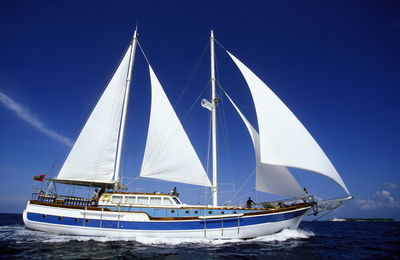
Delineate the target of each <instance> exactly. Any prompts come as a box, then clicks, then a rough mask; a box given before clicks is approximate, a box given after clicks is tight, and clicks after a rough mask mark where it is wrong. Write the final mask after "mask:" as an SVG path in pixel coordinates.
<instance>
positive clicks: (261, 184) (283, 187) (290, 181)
mask: <svg viewBox="0 0 400 260" xmlns="http://www.w3.org/2000/svg"><path fill="white" fill-rule="evenodd" d="M225 95H226V96H227V97H228V99H229V101H230V102H231V104H232V105H233V107H234V108H235V109H236V112H237V113H238V114H239V116H240V117H241V118H242V120H243V122H244V124H245V125H246V127H247V130H248V131H249V134H250V136H251V139H252V141H253V145H254V152H255V155H256V189H257V190H259V191H263V192H267V193H272V194H276V195H282V196H289V197H302V196H304V192H303V190H302V189H301V187H300V185H299V184H298V183H297V181H296V179H295V178H294V177H293V175H292V174H291V173H290V172H289V170H288V169H287V168H286V167H284V166H280V165H271V164H266V163H262V162H261V160H260V136H259V134H258V132H257V131H256V129H254V127H253V126H252V125H251V124H250V122H249V121H248V120H247V118H246V117H245V116H244V115H243V114H242V112H241V111H240V110H239V108H238V107H237V106H236V104H235V103H234V102H233V100H232V99H231V98H230V97H229V95H228V94H227V93H225Z"/></svg>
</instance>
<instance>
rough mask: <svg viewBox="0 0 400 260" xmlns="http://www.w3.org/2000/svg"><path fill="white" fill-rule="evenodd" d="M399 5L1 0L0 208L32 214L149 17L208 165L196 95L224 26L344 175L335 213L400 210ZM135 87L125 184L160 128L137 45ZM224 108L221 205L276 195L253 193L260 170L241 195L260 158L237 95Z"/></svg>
mask: <svg viewBox="0 0 400 260" xmlns="http://www.w3.org/2000/svg"><path fill="white" fill-rule="evenodd" d="M399 14H400V3H399V2H398V1H247V2H245V3H243V2H239V1H238V2H237V3H236V2H235V1H196V2H195V1H137V2H136V1H1V3H0V36H1V41H0V143H1V146H0V176H1V177H2V179H3V181H2V182H1V184H0V212H21V211H22V210H23V208H24V204H25V203H26V200H28V199H29V198H30V194H31V193H32V192H33V191H34V189H35V188H40V183H34V182H33V181H32V176H33V175H35V174H40V173H43V174H46V175H47V176H51V175H54V174H55V173H56V172H57V169H58V168H59V167H60V166H61V164H62V162H63V160H64V159H65V156H66V155H67V153H68V151H69V149H70V144H71V142H73V140H74V139H75V138H76V137H77V134H78V133H79V130H80V128H81V127H82V125H83V123H84V122H85V120H86V118H87V116H88V114H89V112H90V110H91V108H92V107H93V106H94V104H95V102H96V100H97V98H98V97H99V95H100V94H101V91H102V90H103V89H104V87H105V84H106V83H107V80H108V79H109V77H110V76H111V74H112V71H113V70H114V69H115V68H116V66H117V64H118V61H119V60H120V58H121V56H122V54H123V53H124V51H125V49H126V48H127V46H128V44H129V41H130V39H131V36H132V33H133V30H134V27H135V25H136V23H138V25H139V41H140V43H141V45H142V47H143V48H144V50H145V53H146V55H147V57H148V59H149V60H150V63H151V65H152V67H153V69H154V70H155V72H156V74H157V76H158V78H159V80H160V82H161V84H162V85H163V87H164V88H165V91H166V94H167V95H168V97H169V98H170V100H171V103H172V104H173V105H174V107H175V108H176V110H177V114H178V116H179V117H180V118H181V119H182V121H183V125H184V127H185V129H186V130H187V132H188V134H189V137H190V138H191V140H192V142H193V144H194V146H195V147H196V149H197V152H198V154H199V156H200V158H201V160H202V161H203V164H204V165H206V164H207V158H206V157H207V139H208V113H207V111H206V110H204V109H203V108H201V106H200V104H194V102H195V100H196V98H198V97H201V98H207V97H208V95H209V89H206V90H204V88H205V87H206V86H207V83H208V80H209V50H208V49H205V48H206V47H207V44H208V37H209V33H210V29H211V28H212V29H214V31H215V36H216V39H217V40H218V41H219V42H220V43H221V44H223V46H224V47H225V48H227V49H228V50H229V51H231V52H232V53H233V54H234V55H236V56H237V57H238V58H239V59H241V60H242V61H243V62H244V63H245V64H246V65H247V66H248V67H249V68H250V69H252V70H253V71H254V72H255V73H256V74H257V75H258V76H259V77H260V78H261V79H263V80H264V81H265V82H266V83H267V84H268V85H269V86H270V87H271V89H272V90H273V91H274V92H275V93H276V94H277V95H278V96H279V97H280V98H281V99H282V100H283V101H284V102H285V104H287V106H288V107H289V108H290V109H291V110H292V111H293V112H294V113H295V114H296V115H297V117H298V118H299V119H300V121H302V122H303V124H304V125H305V126H306V127H307V129H308V130H309V131H310V133H311V134H312V135H313V136H314V137H315V139H316V140H317V141H318V143H319V144H320V145H321V147H322V148H323V149H324V151H325V152H326V154H327V155H328V157H329V158H330V159H331V161H332V162H333V164H334V165H335V167H336V168H337V170H338V171H339V173H340V174H341V176H342V178H343V180H344V182H345V183H346V185H347V186H348V188H349V190H350V192H351V193H352V195H353V196H354V197H355V198H354V199H353V200H352V201H350V202H349V203H347V204H346V205H345V206H343V207H342V208H340V209H338V210H337V211H335V212H334V213H331V214H330V215H328V217H329V216H330V217H332V216H340V217H393V218H396V219H400V192H399V186H400V177H399V173H398V171H399V170H398V166H397V163H396V162H398V160H399V159H398V158H400V152H399V147H400V141H399V140H400V138H399V136H398V133H399V132H400V109H399V94H400V93H399V92H400V90H399V86H400V71H399V70H400V48H399V46H400V15H399ZM216 53H217V71H218V75H219V80H220V82H221V84H222V86H223V87H224V88H225V89H227V90H228V92H229V94H230V95H231V97H232V98H233V99H234V100H235V101H236V102H237V104H238V105H239V106H240V107H241V109H242V110H243V112H244V113H245V114H246V116H247V117H248V118H249V119H250V121H252V122H253V124H255V112H254V108H253V107H252V105H251V98H250V96H249V94H250V93H249V91H248V90H247V89H246V86H245V84H244V82H243V79H242V78H241V76H240V74H239V72H238V71H237V69H236V68H235V67H234V65H233V63H232V62H231V61H230V60H229V59H228V58H227V56H226V54H224V53H223V50H222V48H220V47H218V46H217V50H216ZM132 84H133V85H132V92H131V94H132V95H131V103H130V107H129V117H128V120H129V121H128V125H127V132H128V134H127V138H126V146H125V153H124V154H125V156H124V159H123V171H124V173H123V174H124V176H125V177H126V182H127V183H129V182H130V181H129V178H135V177H136V176H137V174H138V171H139V169H140V164H141V156H142V155H143V148H144V143H145V136H146V131H147V124H148V118H147V117H148V113H149V98H150V90H149V76H148V72H147V69H146V66H145V61H144V59H143V56H142V55H141V54H139V53H138V55H137V58H136V64H135V69H134V79H133V82H132ZM182 92H183V96H182V98H181V99H179V97H180V96H181V94H182ZM178 100H179V102H178ZM225 101H226V100H225ZM192 106H193V109H191V108H192ZM221 106H223V109H221V110H220V111H221V112H220V113H221V115H222V116H224V117H223V118H224V119H221V120H220V122H221V123H220V127H219V128H220V129H225V130H223V131H222V133H224V135H223V134H222V133H220V140H221V141H220V148H219V152H220V155H221V156H220V170H221V173H220V174H221V177H220V183H221V190H222V191H223V193H221V201H220V202H221V204H224V203H225V202H227V201H229V200H231V199H232V198H234V199H235V200H236V202H237V203H243V202H244V201H243V200H245V199H246V196H249V195H251V196H252V198H253V200H256V201H261V200H264V199H274V198H276V197H273V196H269V195H264V194H261V193H259V192H255V191H254V188H253V186H252V185H253V184H254V176H253V177H252V178H250V179H249V181H248V182H247V183H246V184H245V185H243V188H242V189H241V192H240V194H239V195H236V194H237V192H238V190H239V189H240V188H241V187H242V184H243V183H244V182H245V180H246V179H247V177H248V175H249V174H250V173H251V172H252V170H253V168H254V165H253V164H254V156H253V154H252V146H251V140H250V138H249V137H248V136H247V132H246V129H245V127H244V125H243V124H242V123H241V122H240V119H239V117H238V116H237V115H236V114H235V113H234V111H233V109H232V107H230V106H229V103H228V102H224V100H222V105H221ZM189 110H190V113H187V111H189ZM225 136H226V138H225ZM225 140H228V141H225ZM294 175H295V176H296V178H298V180H299V182H300V183H301V184H302V185H304V186H305V187H307V188H308V190H309V191H310V192H311V193H313V194H315V195H316V196H318V197H320V198H332V197H337V196H342V195H344V193H343V192H342V191H341V190H340V188H338V187H337V185H336V184H335V183H333V182H332V181H330V180H327V179H325V178H323V177H320V176H318V175H315V174H312V173H306V172H303V171H298V170H297V171H296V170H295V171H294ZM173 185H175V184H172V183H166V184H165V183H161V182H157V181H155V182H154V181H148V180H135V181H133V182H132V183H131V184H130V185H129V187H130V188H131V189H132V190H138V191H146V190H147V191H154V190H160V191H164V192H169V191H170V189H171V187H172V186H173ZM176 186H178V189H179V190H180V192H181V194H182V196H183V199H184V200H185V201H187V202H189V203H197V202H206V203H208V202H209V199H208V197H209V194H208V193H207V194H204V193H205V192H204V190H202V189H198V188H197V187H194V186H189V185H179V184H176Z"/></svg>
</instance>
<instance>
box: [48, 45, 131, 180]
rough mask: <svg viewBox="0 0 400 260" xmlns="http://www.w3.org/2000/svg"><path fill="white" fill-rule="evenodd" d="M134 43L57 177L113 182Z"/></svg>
mask: <svg viewBox="0 0 400 260" xmlns="http://www.w3.org/2000/svg"><path fill="white" fill-rule="evenodd" d="M131 48H132V47H131V46H130V47H129V48H128V50H127V51H126V53H125V56H124V58H123V59H122V61H121V63H120V65H119V67H118V69H117V70H116V71H115V73H114V75H113V77H112V79H111V80H110V82H109V83H108V85H107V87H106V89H105V90H104V92H103V94H102V96H101V97H100V99H99V101H98V102H97V104H96V106H95V108H94V110H93V111H92V113H91V115H90V117H89V119H88V120H87V121H86V124H85V126H84V127H83V129H82V131H81V133H80V135H79V137H78V139H77V140H76V142H75V144H74V146H73V147H72V150H71V152H70V153H69V155H68V157H67V159H66V161H65V162H64V165H63V166H62V168H61V170H60V172H59V173H58V176H57V177H56V181H58V182H65V183H80V184H85V183H86V184H93V183H112V182H113V177H114V169H115V160H116V150H117V140H118V134H119V129H120V124H121V113H122V106H123V102H124V94H125V86H126V79H127V73H128V67H129V59H130V52H131Z"/></svg>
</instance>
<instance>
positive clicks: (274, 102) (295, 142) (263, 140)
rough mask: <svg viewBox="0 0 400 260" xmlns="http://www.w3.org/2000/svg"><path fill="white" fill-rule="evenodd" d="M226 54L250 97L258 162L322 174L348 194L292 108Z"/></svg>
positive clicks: (332, 167)
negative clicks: (254, 121) (252, 105)
mask: <svg viewBox="0 0 400 260" xmlns="http://www.w3.org/2000/svg"><path fill="white" fill-rule="evenodd" d="M228 54H229V56H230V57H231V58H232V60H233V61H234V62H235V64H236V66H237V67H238V68H239V70H240V71H241V73H242V74H243V76H244V78H245V80H246V82H247V85H248V86H249V89H250V92H251V95H252V97H253V101H254V105H255V109H256V113H257V120H258V126H259V132H260V156H261V160H260V161H261V162H262V163H267V164H272V165H282V166H287V167H295V168H300V169H305V170H309V171H314V172H316V173H319V174H322V175H325V176H327V177H328V178H330V179H332V180H333V181H335V182H336V183H337V184H339V185H340V186H341V187H342V188H343V189H344V190H345V191H346V192H347V193H348V194H349V191H348V190H347V187H346V185H345V184H344V182H343V180H342V178H341V177H340V175H339V174H338V172H337V171H336V169H335V167H334V166H333V165H332V163H331V162H330V160H329V159H328V157H327V156H326V155H325V153H324V152H323V151H322V149H321V147H320V146H319V145H318V143H317V142H316V141H315V140H314V138H313V137H312V136H311V134H310V133H309V132H308V131H307V129H306V128H305V127H304V126H303V124H302V123H301V122H300V121H299V120H298V119H297V118H296V116H295V115H294V114H293V113H292V111H290V109H289V108H288V107H287V106H286V105H285V104H284V103H283V102H282V101H281V100H280V99H279V98H278V96H276V95H275V93H273V92H272V90H271V89H269V88H268V86H267V85H266V84H265V83H264V82H263V81H262V80H261V79H259V78H258V77H257V76H256V75H255V74H254V73H253V72H252V71H251V70H250V69H249V68H247V67H246V66H245V65H244V64H243V63H242V62H241V61H239V60H238V59H237V58H236V57H235V56H233V55H232V54H231V53H229V52H228Z"/></svg>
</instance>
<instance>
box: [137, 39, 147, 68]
mask: <svg viewBox="0 0 400 260" xmlns="http://www.w3.org/2000/svg"><path fill="white" fill-rule="evenodd" d="M136 42H137V45H138V46H139V49H140V51H141V52H142V54H143V57H144V59H145V60H146V62H147V64H148V65H149V66H150V62H149V60H148V59H147V56H146V54H145V53H144V50H143V48H142V45H140V42H139V40H138V39H136Z"/></svg>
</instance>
